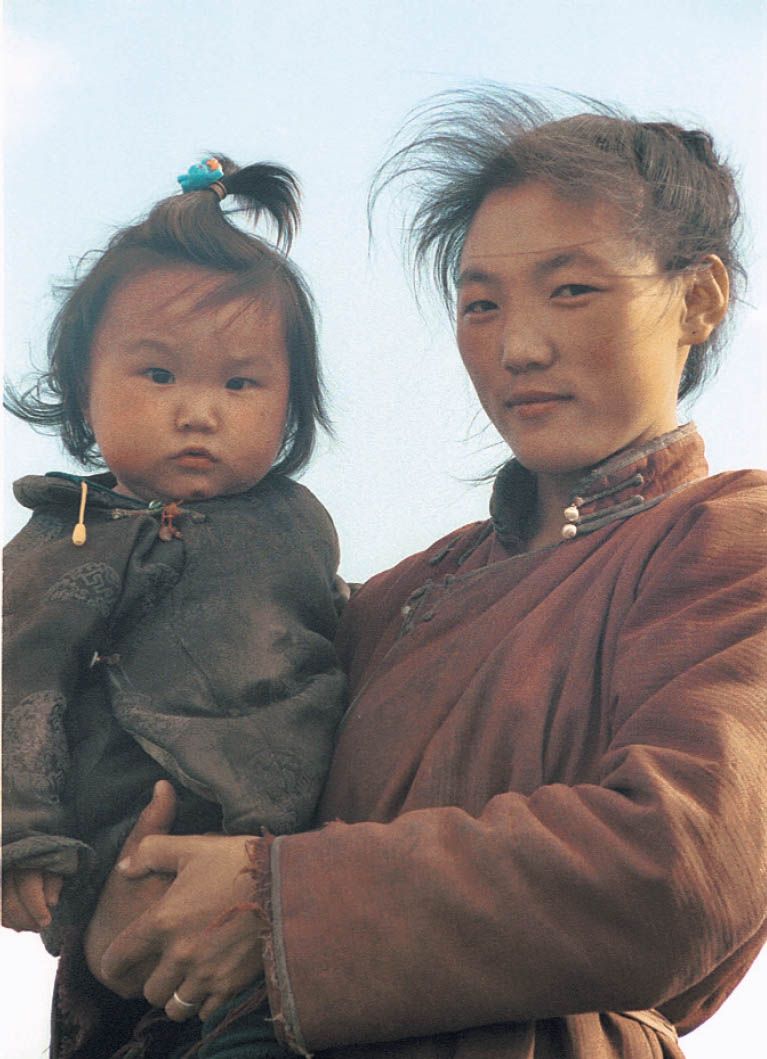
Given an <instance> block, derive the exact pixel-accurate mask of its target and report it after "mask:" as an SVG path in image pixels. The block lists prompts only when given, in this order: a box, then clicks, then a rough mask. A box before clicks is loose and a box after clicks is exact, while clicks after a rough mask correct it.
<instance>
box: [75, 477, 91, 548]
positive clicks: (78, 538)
mask: <svg viewBox="0 0 767 1059" xmlns="http://www.w3.org/2000/svg"><path fill="white" fill-rule="evenodd" d="M87 500H88V483H87V482H80V513H79V514H78V516H77V525H76V526H75V528H74V529H73V530H72V544H75V545H77V547H78V548H82V546H83V545H84V544H85V542H86V540H87V539H88V533H87V531H86V529H85V504H86V502H87Z"/></svg>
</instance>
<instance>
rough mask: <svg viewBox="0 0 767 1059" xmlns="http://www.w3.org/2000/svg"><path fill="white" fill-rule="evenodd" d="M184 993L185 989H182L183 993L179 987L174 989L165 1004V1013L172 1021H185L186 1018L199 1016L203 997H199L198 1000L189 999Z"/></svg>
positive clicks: (185, 992)
mask: <svg viewBox="0 0 767 1059" xmlns="http://www.w3.org/2000/svg"><path fill="white" fill-rule="evenodd" d="M186 995H187V990H186V989H185V990H184V994H183V995H182V993H181V990H180V989H176V990H174V992H173V995H172V996H171V998H170V1000H169V1001H168V1002H167V1004H166V1005H165V1014H166V1015H167V1016H168V1018H169V1019H172V1020H173V1021H174V1022H186V1021H187V1020H188V1019H193V1018H197V1017H198V1016H199V1013H200V1008H201V1007H202V1004H203V1000H204V997H201V998H200V999H199V1000H191V1001H190V1000H187V999H186ZM189 995H191V994H189Z"/></svg>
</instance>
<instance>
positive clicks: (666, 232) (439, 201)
mask: <svg viewBox="0 0 767 1059" xmlns="http://www.w3.org/2000/svg"><path fill="white" fill-rule="evenodd" d="M568 98H569V99H571V100H574V101H575V102H576V103H577V105H578V106H579V107H585V108H588V110H587V112H585V113H577V114H573V115H570V116H565V117H561V116H558V115H557V114H556V113H554V111H553V110H552V109H550V108H549V107H548V106H546V105H545V104H544V103H542V102H541V101H539V100H537V99H534V98H533V97H531V96H529V95H526V94H525V93H523V92H519V91H515V90H513V89H510V88H504V87H502V86H499V85H489V86H484V85H483V86H480V87H479V88H473V89H468V90H459V91H455V92H446V93H442V94H440V95H438V96H436V97H435V98H434V99H432V100H428V101H427V102H426V103H425V104H424V105H423V106H421V107H419V108H417V109H416V110H415V111H414V112H413V113H412V114H411V116H410V117H409V119H408V120H407V121H406V123H405V125H404V126H403V129H402V130H401V133H400V137H399V138H398V139H395V141H394V146H393V149H392V151H391V153H390V155H389V157H388V158H387V159H386V161H385V162H384V163H383V165H382V166H381V167H380V169H379V170H378V173H377V174H376V177H375V179H374V182H373V186H372V190H371V195H370V201H369V206H370V210H371V211H372V209H373V207H374V206H375V203H376V201H377V199H378V197H379V195H380V194H381V192H382V191H383V190H384V189H385V188H387V187H388V186H389V185H390V184H392V182H394V183H398V182H400V181H404V182H405V184H406V186H407V188H408V189H409V190H411V191H413V192H414V193H415V205H414V207H413V209H412V213H411V215H410V216H409V217H408V223H407V224H406V225H405V227H404V236H403V241H404V242H405V245H406V249H408V250H409V251H410V258H411V260H412V262H413V264H414V266H415V269H416V272H417V273H421V274H422V273H423V272H426V271H431V274H432V276H433V278H434V280H435V281H436V284H437V288H438V289H439V291H440V293H441V294H442V296H443V298H444V300H445V302H446V304H447V307H448V309H449V310H452V308H453V305H454V294H455V281H456V278H457V275H458V265H459V261H460V256H461V251H462V249H463V245H464V241H465V239H466V236H467V233H468V230H469V227H470V225H471V223H472V220H473V218H474V215H475V214H476V212H477V210H478V209H479V207H480V205H481V203H482V202H483V201H484V199H485V198H486V196H487V195H488V194H489V193H490V192H491V191H494V190H495V189H497V188H502V187H514V186H517V185H520V184H524V183H530V182H533V181H538V182H542V183H545V184H547V185H549V186H550V187H551V188H552V190H553V191H554V192H556V193H557V194H558V195H560V196H562V197H563V198H564V199H569V200H571V201H573V200H575V201H581V202H583V201H586V202H589V201H594V200H607V201H608V202H610V203H611V204H612V205H614V206H615V207H616V208H617V209H618V211H619V214H620V216H621V218H622V220H623V222H624V224H625V230H626V232H627V234H628V235H629V237H631V238H633V239H635V240H636V241H637V242H638V244H639V245H641V246H643V247H644V248H645V249H647V250H649V251H651V252H653V253H654V254H655V255H657V259H658V261H659V262H660V264H661V267H662V269H663V270H664V271H666V272H669V273H673V272H682V271H684V270H685V269H694V268H696V267H698V266H700V265H701V263H702V261H703V258H704V257H705V256H706V255H707V254H717V255H718V256H719V257H720V258H721V260H722V262H723V263H724V265H725V267H726V268H727V271H728V272H729V275H730V280H731V284H732V291H733V297H734V298H737V296H738V294H739V292H740V290H741V287H742V286H743V285H744V283H745V270H744V268H743V265H742V263H741V261H740V259H739V251H738V239H739V235H740V230H739V219H740V202H739V199H738V193H737V190H736V187H735V180H734V175H733V172H732V170H731V169H730V168H729V167H728V166H727V165H726V164H725V163H724V162H723V161H722V160H721V159H720V158H719V157H718V156H717V154H716V152H715V150H714V145H713V142H712V139H711V136H710V135H709V134H708V133H707V132H703V131H700V130H698V129H690V130H688V129H683V128H681V127H680V126H679V125H674V124H672V123H670V122H653V121H650V122H642V121H639V120H637V119H636V118H633V117H631V116H630V115H628V114H626V113H624V112H623V111H621V110H620V109H618V108H617V107H614V106H608V105H606V104H603V103H600V102H598V101H596V100H592V99H588V98H586V97H583V96H570V97H568ZM723 344H724V336H723V333H722V329H721V327H720V328H719V329H717V331H715V332H714V334H713V335H712V336H711V337H710V338H709V339H707V340H706V341H705V342H701V343H699V344H698V345H694V346H693V347H692V348H691V350H690V354H689V356H688V358H687V363H686V365H685V369H684V373H683V375H682V378H681V382H680V387H679V395H678V396H679V398H680V399H681V398H683V397H686V396H687V395H688V394H690V393H691V392H693V391H694V390H696V389H697V388H698V387H700V386H701V384H702V383H703V381H704V380H705V379H706V378H707V377H709V376H710V375H712V374H713V373H714V371H715V370H716V366H717V360H718V356H719V353H720V350H721V347H722V345H723Z"/></svg>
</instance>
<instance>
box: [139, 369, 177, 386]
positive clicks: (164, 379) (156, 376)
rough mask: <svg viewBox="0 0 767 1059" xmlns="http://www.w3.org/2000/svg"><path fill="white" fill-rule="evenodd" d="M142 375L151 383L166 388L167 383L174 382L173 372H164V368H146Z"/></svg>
mask: <svg viewBox="0 0 767 1059" xmlns="http://www.w3.org/2000/svg"><path fill="white" fill-rule="evenodd" d="M144 374H145V375H146V377H147V378H148V379H151V380H152V382H156V383H157V385H158V386H167V385H168V383H171V382H175V381H176V380H175V376H174V375H173V372H172V371H166V369H165V368H147V370H146V371H145V372H144Z"/></svg>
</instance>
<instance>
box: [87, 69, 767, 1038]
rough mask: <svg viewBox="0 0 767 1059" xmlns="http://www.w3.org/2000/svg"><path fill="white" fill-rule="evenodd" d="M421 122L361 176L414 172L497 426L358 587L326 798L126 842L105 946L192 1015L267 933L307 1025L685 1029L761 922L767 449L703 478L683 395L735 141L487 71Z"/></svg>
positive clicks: (558, 1033) (723, 229) (108, 895)
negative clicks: (482, 504) (456, 509)
mask: <svg viewBox="0 0 767 1059" xmlns="http://www.w3.org/2000/svg"><path fill="white" fill-rule="evenodd" d="M408 135H410V140H409V142H408V143H407V144H406V145H405V146H404V147H403V148H402V149H401V150H400V151H398V152H397V153H396V154H395V155H394V156H393V158H392V159H391V160H390V162H389V163H388V164H387V166H385V167H384V169H383V171H382V175H381V177H380V180H379V190H380V187H381V186H384V185H385V184H386V183H388V181H389V180H391V179H394V178H395V177H401V176H403V175H405V176H408V175H409V176H411V177H413V178H414V180H415V183H416V185H417V188H418V190H419V193H420V196H421V197H420V200H419V204H418V207H417V209H416V212H415V215H414V218H413V226H412V231H413V233H414V235H413V241H414V249H415V255H416V260H417V262H418V263H419V264H424V263H431V265H432V267H433V270H434V274H435V276H436V277H437V280H438V284H439V286H440V288H441V290H442V293H443V294H444V295H445V296H446V298H447V299H448V301H449V302H450V303H451V304H452V302H453V296H454V298H455V313H456V327H457V337H458V345H459V349H460V352H461V356H462V358H463V360H464V363H465V365H466V368H467V370H468V372H469V375H470V376H471V379H472V381H473V383H474V386H475V388H476V390H477V393H478V395H479V398H480V400H481V402H482V404H483V406H484V408H485V410H486V411H487V413H488V415H489V417H490V419H491V420H492V421H493V423H494V424H495V426H496V427H497V429H498V430H499V432H500V434H501V435H502V437H503V438H504V440H505V441H506V442H507V444H508V445H509V447H510V449H511V450H512V452H513V453H514V456H515V458H514V459H512V460H510V461H509V462H508V463H506V464H505V465H504V466H503V467H502V468H501V470H500V472H499V474H498V476H497V478H496V481H495V486H494V491H493V499H492V505H491V518H490V520H489V521H488V522H485V523H481V524H479V525H472V526H469V527H465V528H463V529H460V530H457V531H456V532H454V533H452V534H449V535H448V536H447V537H445V538H444V539H443V540H441V541H438V542H437V543H436V544H435V545H434V546H433V547H431V548H429V549H427V551H426V552H424V553H422V554H420V555H416V556H413V557H411V558H409V559H406V560H405V561H404V562H402V563H400V564H399V565H398V566H397V567H395V568H394V569H393V570H390V571H387V572H386V573H384V574H381V575H379V576H378V577H377V578H374V579H373V580H372V581H371V582H369V583H368V584H367V585H365V586H364V587H363V588H362V589H361V590H360V591H359V592H358V593H357V595H356V596H355V597H354V598H353V599H352V601H351V603H350V604H349V606H348V608H347V611H346V615H345V618H344V623H343V627H342V632H341V637H340V643H339V646H340V651H341V654H342V657H343V658H344V660H345V661H346V664H347V666H348V668H349V672H350V679H351V683H352V691H353V693H354V695H355V698H354V701H353V704H352V707H351V709H350V710H349V713H348V715H347V717H346V720H345V723H344V724H343V726H342V728H341V731H340V733H339V740H338V746H337V750H336V756H335V761H334V765H333V767H332V769H331V775H330V779H329V782H328V785H327V789H326V791H325V795H324V799H323V803H322V806H321V812H320V822H328V821H330V822H331V823H330V824H329V826H327V827H325V828H322V829H320V830H316V831H313V832H310V833H307V834H303V835H290V836H285V837H280V838H278V839H276V840H272V839H270V838H268V837H267V838H262V839H254V840H252V841H251V842H249V843H244V842H243V840H242V839H234V838H222V837H218V836H215V837H193V838H180V837H163V836H161V835H155V836H151V837H149V838H147V839H145V840H144V841H143V842H141V843H134V845H133V846H132V847H131V850H130V851H129V853H130V855H129V857H128V858H127V863H126V864H125V865H124V866H123V875H122V876H120V875H119V874H116V875H115V876H114V877H113V879H112V881H111V883H110V884H109V886H108V888H107V891H106V892H105V895H104V897H103V899H102V903H101V907H100V910H99V912H98V913H97V916H96V917H95V919H94V922H93V924H92V927H91V932H90V936H89V940H88V954H89V959H90V963H91V967H92V968H93V969H94V970H95V971H97V973H98V974H99V975H101V976H102V977H103V979H104V980H105V981H106V982H107V983H108V984H109V985H111V986H112V987H113V988H115V989H116V990H117V991H119V992H121V993H122V994H123V995H132V994H134V995H135V993H136V992H137V991H138V990H140V988H141V985H142V984H143V987H144V994H145V996H146V997H147V999H148V1000H149V1001H150V1002H151V1003H153V1004H154V1005H156V1006H157V1007H165V1010H166V1013H167V1016H168V1017H169V1018H170V1019H171V1020H173V1021H178V1022H181V1023H184V1024H185V1025H187V1026H188V1025H189V1024H190V1021H191V1020H192V1019H193V1018H194V1017H195V1016H198V1015H199V1017H200V1018H202V1019H206V1018H208V1017H209V1016H210V1015H211V1013H212V1012H214V1011H215V1009H216V1008H217V1007H218V1006H219V1005H220V1003H221V1001H222V1000H223V999H225V998H226V997H227V996H228V995H230V994H231V993H233V992H235V991H236V990H238V989H240V988H242V987H243V986H245V985H246V984H247V983H249V982H252V981H253V980H254V979H255V978H256V977H257V976H258V973H259V971H260V969H261V966H262V964H263V966H264V970H265V973H266V984H267V989H268V995H269V1001H270V1005H271V1009H272V1014H273V1017H274V1019H275V1025H276V1027H277V1028H278V1033H279V1034H280V1036H281V1037H282V1039H283V1040H284V1041H285V1042H286V1043H287V1044H288V1045H289V1046H290V1047H292V1048H293V1049H294V1050H295V1051H296V1052H297V1053H299V1054H309V1053H310V1052H311V1053H315V1052H322V1053H323V1054H328V1055H333V1056H342V1055H343V1056H346V1057H352V1056H363V1055H364V1056H371V1057H373V1056H381V1057H382V1056H391V1057H393V1056H402V1057H405V1056H407V1057H408V1059H416V1057H418V1059H426V1057H429V1059H432V1057H434V1059H436V1057H438V1056H439V1057H447V1056H450V1057H460V1059H469V1057H477V1059H478V1057H488V1056H503V1057H504V1059H507V1057H508V1059H522V1057H530V1059H532V1057H535V1059H555V1057H556V1059H559V1057H562V1056H565V1055H566V1056H572V1057H577V1059H598V1057H599V1059H601V1057H624V1059H626V1057H628V1059H639V1057H646V1056H660V1055H663V1056H680V1055H681V1054H682V1053H681V1051H680V1048H679V1044H678V1041H677V1033H678V1032H685V1031H688V1030H690V1029H692V1028H693V1027H695V1026H696V1025H698V1024H699V1023H700V1022H702V1021H703V1020H704V1019H705V1018H707V1017H708V1016H709V1015H710V1014H711V1013H712V1012H713V1011H714V1010H716V1008H717V1007H718V1006H719V1004H720V1003H721V1002H722V1001H723V1000H724V998H725V997H726V996H727V994H728V993H729V992H730V991H731V990H732V989H733V988H734V986H735V985H736V984H737V982H738V981H739V980H740V978H741V977H742V976H743V974H744V973H745V971H746V969H747V968H748V966H749V965H750V963H751V962H752V960H753V959H754V957H755V956H756V954H757V953H758V951H759V949H760V947H761V945H762V943H763V940H764V938H765V900H764V897H765V894H764V884H763V879H764V872H765V869H767V842H766V841H765V813H764V800H765V794H764V783H763V775H764V766H765V760H766V759H767V731H766V725H765V708H764V684H765V679H764V678H765V672H764V671H765V650H764V639H765V620H764V612H765V600H766V598H767V593H765V583H764V581H765V563H764V559H765V549H764V534H763V526H764V508H765V495H766V494H767V490H766V489H765V486H766V485H767V482H766V480H765V476H764V475H763V474H760V473H756V472H750V471H743V472H737V473H731V474H724V475H718V476H716V477H714V478H706V473H707V469H706V463H705V459H704V456H703V446H702V442H701V440H700V438H699V436H698V434H697V432H696V431H695V428H694V426H692V425H691V424H688V425H685V426H681V427H680V426H679V425H678V419H677V402H678V399H679V398H682V397H686V396H687V395H688V394H690V393H691V392H693V391H694V390H695V389H696V388H697V387H698V386H699V385H700V383H701V382H702V380H703V379H704V377H705V376H706V375H707V374H708V373H710V371H711V370H712V368H713V365H714V357H715V354H716V352H717V349H718V346H719V345H720V342H721V334H722V324H723V322H724V320H725V316H726V313H727V307H728V304H729V301H730V299H731V294H730V290H731V288H732V287H736V286H737V283H738V281H739V280H740V278H741V276H742V270H741V267H740V265H739V262H738V259H737V253H736V247H735V232H736V226H737V218H738V203H737V197H736V193H735V190H734V186H733V181H732V176H731V173H730V171H729V170H728V169H727V167H726V166H724V165H723V164H722V163H721V162H720V161H719V160H718V159H717V157H716V155H715V153H714V150H713V147H712V144H711V140H710V138H709V137H708V136H707V134H705V133H702V132H698V131H685V130H683V129H681V128H679V127H677V126H675V125H671V124H666V123H641V122H638V121H636V120H634V119H631V118H626V117H624V116H623V115H621V114H618V113H616V112H614V111H612V110H610V109H608V108H606V107H602V106H599V105H597V106H595V107H594V108H593V111H592V112H590V113H587V114H580V115H576V116H574V117H570V118H565V119H562V120H556V119H554V117H553V116H552V115H551V114H549V113H548V112H547V111H546V110H545V109H544V108H543V107H542V106H541V105H540V104H538V103H537V102H535V101H534V100H531V99H529V98H527V97H524V96H522V95H519V94H514V93H506V92H502V91H500V90H499V91H491V92H488V93H482V94H470V95H468V96H466V97H462V98H460V99H458V100H457V102H453V101H450V100H448V101H447V102H445V101H440V102H439V103H438V104H437V105H436V107H434V108H429V109H427V112H426V126H425V128H420V127H419V128H418V129H417V130H416V131H415V132H413V131H412V130H410V131H409V133H408ZM171 811H172V810H171V806H170V799H169V795H168V792H167V791H161V792H160V796H159V797H158V799H157V800H156V802H155V803H154V804H153V806H152V807H150V812H149V813H148V815H147V816H146V818H145V820H144V823H143V829H144V831H147V830H149V831H151V830H161V829H162V826H164V825H165V823H166V822H167V819H166V818H168V817H169V816H170V815H171ZM161 825H162V826H161ZM142 833H143V832H142V831H141V830H140V831H139V833H138V834H137V838H140V837H141V834H142ZM248 870H249V871H250V873H251V874H252V875H253V877H254V879H255V887H254V888H253V889H249V888H248V879H247V877H246V875H244V874H243V872H246V873H247V872H248ZM148 872H150V873H153V874H149V875H148V877H147V878H146V879H142V877H143V876H145V875H146V874H147V873H148ZM162 872H171V873H177V878H176V880H175V881H174V882H173V884H172V885H171V886H170V888H169V890H168V891H167V894H166V895H165V896H164V897H163V898H162V899H160V900H159V901H158V902H157V903H156V904H155V905H154V906H153V907H151V908H150V909H149V910H147V911H143V910H144V909H145V908H146V903H147V902H148V901H149V900H150V897H151V896H152V895H154V893H155V892H156V891H159V890H161V889H164V887H165V886H166V885H167V883H166V881H165V880H163V878H162V877H161V875H159V874H157V873H162ZM131 878H132V879H134V880H142V881H139V882H134V881H129V879H131ZM145 888H148V889H145ZM248 897H254V903H253V905H252V906H251V907H250V908H249V910H247V911H244V912H241V913H240V915H239V916H231V915H230V916H229V918H228V919H226V921H225V922H224V921H222V918H221V916H222V914H223V913H226V912H227V910H230V909H231V908H232V906H233V905H235V904H237V903H238V902H240V903H241V902H242V900H243V899H247V898H248ZM139 911H142V914H141V915H140V916H139V918H138V919H135V920H134V922H133V923H132V924H131V925H130V926H129V927H128V928H127V929H126V930H125V931H124V932H123V933H122V934H121V935H120V936H119V937H117V939H116V940H114V941H113V939H114V937H115V933H116V929H117V925H119V923H125V922H127V921H129V920H130V919H131V917H132V916H134V915H136V914H137V913H138V912H139ZM216 917H218V920H217V922H216V924H215V926H212V927H211V926H210V923H211V920H214V919H216ZM246 917H248V921H247V922H246ZM112 941H113V943H112V944H111V946H110V944H109V943H110V942H112ZM105 950H106V951H105ZM102 954H104V955H103V959H102ZM256 992H257V990H256ZM82 1054H85V1053H82ZM132 1054H134V1053H132ZM215 1054H216V1053H215V1052H213V1051H211V1052H208V1051H207V1050H206V1051H205V1055H206V1056H208V1055H211V1056H213V1055H215ZM226 1054H227V1055H228V1054H234V1053H226Z"/></svg>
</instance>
